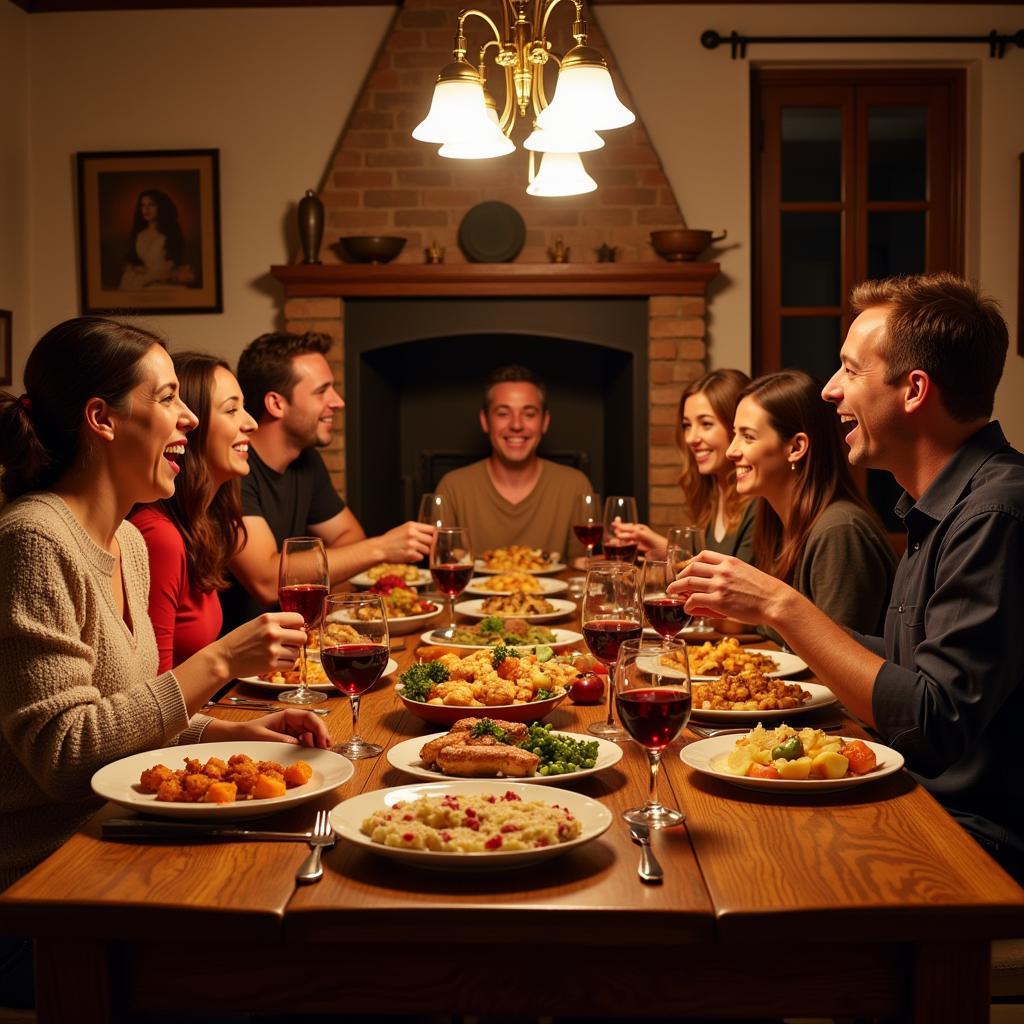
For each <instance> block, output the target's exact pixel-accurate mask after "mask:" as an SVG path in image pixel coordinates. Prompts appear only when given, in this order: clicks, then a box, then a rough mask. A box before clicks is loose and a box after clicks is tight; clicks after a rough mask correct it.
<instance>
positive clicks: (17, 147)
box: [0, 3, 32, 394]
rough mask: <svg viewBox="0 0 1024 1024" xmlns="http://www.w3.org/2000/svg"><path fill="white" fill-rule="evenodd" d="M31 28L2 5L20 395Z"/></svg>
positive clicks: (6, 259)
mask: <svg viewBox="0 0 1024 1024" xmlns="http://www.w3.org/2000/svg"><path fill="white" fill-rule="evenodd" d="M28 24H29V18H28V15H27V14H26V13H25V12H24V11H22V10H21V9H20V8H18V7H15V6H14V4H11V3H0V309H7V310H10V311H11V312H12V313H13V314H14V338H13V359H12V367H13V372H14V377H15V383H14V385H13V386H14V387H15V388H16V390H15V394H18V392H19V391H20V385H21V381H20V377H21V367H22V364H23V363H24V361H25V355H26V353H27V351H28V348H29V346H30V344H31V341H30V339H31V337H32V330H31V315H30V311H29V272H28V254H29V173H28V149H29V147H28V138H29V135H28V109H29V108H28V52H29V51H28V38H29V37H28ZM0 373H2V367H0ZM0 386H4V387H6V386H7V385H0Z"/></svg>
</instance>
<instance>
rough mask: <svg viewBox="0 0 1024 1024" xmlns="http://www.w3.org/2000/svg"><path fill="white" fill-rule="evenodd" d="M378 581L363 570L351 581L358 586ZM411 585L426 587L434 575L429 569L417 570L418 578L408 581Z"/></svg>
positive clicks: (370, 585) (432, 580) (368, 585)
mask: <svg viewBox="0 0 1024 1024" xmlns="http://www.w3.org/2000/svg"><path fill="white" fill-rule="evenodd" d="M376 582H377V581H376V580H374V579H371V578H370V576H369V574H368V573H365V572H361V573H358V574H356V575H355V576H353V577H352V578H351V579H350V580H349V583H352V584H354V585H355V586H357V587H372V586H373V585H374V583H376ZM407 582H408V584H409V586H410V587H426V586H428V585H429V584H431V583H433V582H434V577H433V576H431V575H430V570H429V569H420V568H417V570H416V578H415V579H414V580H408V581H407Z"/></svg>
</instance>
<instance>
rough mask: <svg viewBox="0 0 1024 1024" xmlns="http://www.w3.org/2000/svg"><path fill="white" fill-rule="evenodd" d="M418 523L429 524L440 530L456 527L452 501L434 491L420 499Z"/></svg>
mask: <svg viewBox="0 0 1024 1024" xmlns="http://www.w3.org/2000/svg"><path fill="white" fill-rule="evenodd" d="M416 522H418V523H429V524H430V525H431V526H436V527H438V528H440V527H442V526H454V525H455V513H454V512H453V511H452V500H451V498H449V497H447V496H446V495H444V494H435V493H433V492H432V491H431V492H428V493H427V494H424V495H423V497H422V498H420V510H419V512H418V513H417V515H416Z"/></svg>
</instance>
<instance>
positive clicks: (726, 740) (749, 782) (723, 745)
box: [679, 733, 903, 793]
mask: <svg viewBox="0 0 1024 1024" xmlns="http://www.w3.org/2000/svg"><path fill="white" fill-rule="evenodd" d="M738 738H739V737H738V736H737V734H736V733H727V734H725V735H723V736H712V737H711V738H710V739H706V740H697V741H696V742H695V743H688V744H687V745H686V746H685V747H683V749H682V750H680V751H679V757H680V759H681V760H682V762H683V764H685V765H689V766H690V767H691V768H693V769H694V770H695V771H698V772H700V773H701V774H702V775H710V776H711V777H712V778H715V779H721V780H722V781H723V782H729V783H732V785H734V786H741V787H742V788H744V789H762V790H775V791H776V792H787V793H824V792H828V791H829V790H833V789H849V788H850V787H851V786H859V785H860V784H861V783H863V782H873V781H874V780H875V779H883V778H885V776H886V775H892V774H893V772H898V771H899V770H900V769H901V768H902V767H903V755H902V754H900V753H898V752H897V751H895V750H893V749H892V748H891V747H886V746H883V745H882V744H881V743H873V742H871V740H865V741H864V742H865V743H866V744H867V745H868V746H869V747H870V748H871V749H872V750H873V751H874V752H875V757H876V758H878V764H877V766H876V767H875V770H874V771H871V772H868V774H867V775H851V776H849V777H848V778H844V779H750V778H747V776H745V775H733V774H731V773H730V772H727V771H725V768H724V765H725V759H726V758H727V757H728V756H729V752H730V751H731V750H732V749H733V748H734V747H735V746H736V740H737V739H738ZM846 738H847V739H848V738H849V737H846Z"/></svg>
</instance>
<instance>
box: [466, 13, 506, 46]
mask: <svg viewBox="0 0 1024 1024" xmlns="http://www.w3.org/2000/svg"><path fill="white" fill-rule="evenodd" d="M472 14H475V15H476V16H477V17H478V18H480V19H481V20H482V21H485V22H487V24H488V25H490V26H491V31H492V32H493V33H494V38H495V40H496V41H497V43H498V45H499V46H501V44H502V38H501V32H499V31H498V26H497V24H495V21H494V19H493V18H492V17H491V16H490V15H489V14H485V13H484V12H483V11H478V10H477V9H476V8H475V7H467V8H466V9H465V10H463V11H459V34H460V35H462V34H463V25H464V23H465V21H466V19H467V18H468V17H469V16H470V15H472Z"/></svg>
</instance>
